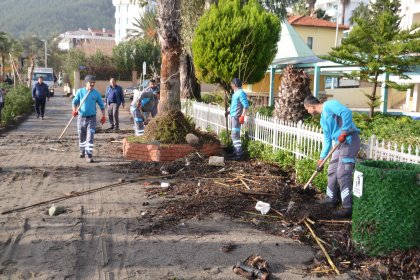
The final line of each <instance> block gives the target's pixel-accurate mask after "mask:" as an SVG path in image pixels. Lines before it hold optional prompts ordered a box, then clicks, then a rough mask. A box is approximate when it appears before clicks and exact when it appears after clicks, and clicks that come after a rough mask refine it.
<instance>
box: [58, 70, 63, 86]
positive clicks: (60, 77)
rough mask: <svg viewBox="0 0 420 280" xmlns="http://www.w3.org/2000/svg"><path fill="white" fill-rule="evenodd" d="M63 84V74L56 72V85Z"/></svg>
mask: <svg viewBox="0 0 420 280" xmlns="http://www.w3.org/2000/svg"><path fill="white" fill-rule="evenodd" d="M62 85H63V75H62V74H61V72H60V73H58V86H59V87H61V86H62Z"/></svg>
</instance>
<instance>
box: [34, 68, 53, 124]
mask: <svg viewBox="0 0 420 280" xmlns="http://www.w3.org/2000/svg"><path fill="white" fill-rule="evenodd" d="M32 99H33V100H35V110H36V113H37V118H39V116H41V119H42V120H43V119H44V114H45V103H46V102H47V101H50V89H49V88H48V86H47V84H46V83H44V77H42V76H39V77H38V82H37V83H36V84H35V85H34V87H33V89H32Z"/></svg>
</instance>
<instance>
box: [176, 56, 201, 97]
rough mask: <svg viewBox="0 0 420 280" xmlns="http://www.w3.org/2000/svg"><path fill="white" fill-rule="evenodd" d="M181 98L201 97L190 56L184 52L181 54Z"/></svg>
mask: <svg viewBox="0 0 420 280" xmlns="http://www.w3.org/2000/svg"><path fill="white" fill-rule="evenodd" d="M179 71H180V78H181V98H182V99H197V100H200V99H201V88H200V84H199V83H198V81H197V78H196V77H195V68H194V65H193V63H192V57H191V56H190V55H189V54H186V53H184V54H183V55H181V67H180V69H179Z"/></svg>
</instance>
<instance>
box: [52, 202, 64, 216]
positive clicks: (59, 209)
mask: <svg viewBox="0 0 420 280" xmlns="http://www.w3.org/2000/svg"><path fill="white" fill-rule="evenodd" d="M63 213H66V208H64V207H62V206H55V205H54V204H53V205H52V206H51V207H50V209H48V214H49V215H50V216H58V215H60V214H63Z"/></svg>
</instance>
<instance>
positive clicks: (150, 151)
mask: <svg viewBox="0 0 420 280" xmlns="http://www.w3.org/2000/svg"><path fill="white" fill-rule="evenodd" d="M195 151H196V150H195V148H193V147H191V146H190V145H188V144H171V145H167V144H142V143H135V142H128V141H127V139H126V138H124V140H123V155H124V157H125V158H127V159H134V160H141V161H173V160H176V159H178V158H182V157H185V156H187V155H188V154H190V153H192V152H195ZM198 151H199V152H200V153H202V154H205V155H206V156H214V155H219V154H220V152H221V150H220V144H219V143H208V144H204V145H202V146H201V147H200V148H199V149H198Z"/></svg>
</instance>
